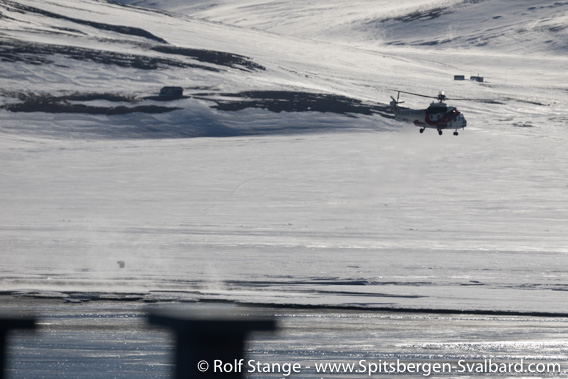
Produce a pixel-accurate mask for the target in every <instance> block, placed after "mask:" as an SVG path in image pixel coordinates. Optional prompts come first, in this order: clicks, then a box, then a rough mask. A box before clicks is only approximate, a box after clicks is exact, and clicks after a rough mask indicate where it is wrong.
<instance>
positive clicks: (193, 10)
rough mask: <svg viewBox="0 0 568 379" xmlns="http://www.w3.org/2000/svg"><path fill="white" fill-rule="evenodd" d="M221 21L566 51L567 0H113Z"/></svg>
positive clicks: (282, 30) (388, 39)
mask: <svg viewBox="0 0 568 379" xmlns="http://www.w3.org/2000/svg"><path fill="white" fill-rule="evenodd" d="M118 1H119V2H121V3H128V4H135V5H139V6H145V7H156V8H159V9H164V10H168V11H172V12H175V13H181V14H187V15H191V16H192V17H199V18H203V19H207V20H211V21H218V22H222V23H224V24H230V25H236V26H240V27H244V28H252V29H258V30H265V31H270V32H274V33H277V34H284V35H293V36H297V37H303V38H312V39H316V40H324V41H328V42H335V43H344V44H345V43H349V44H352V45H355V46H360V47H363V46H366V47H373V46H375V47H376V46H378V45H382V44H386V45H404V46H437V47H438V48H452V49H455V48H459V49H463V48H472V47H480V46H484V47H487V48H488V49H489V50H492V51H499V52H515V53H526V52H530V53H535V52H539V53H545V52H546V53H557V54H563V53H566V51H567V49H568V45H567V43H566V41H567V36H568V2H565V1H554V0H549V1H538V2H534V1H531V0H522V1H515V2H511V1H507V0H491V1H489V0H436V1H427V2H425V1H416V0H402V1H396V2H393V1H385V0H383V1H375V0H359V1H350V2H345V1H339V0H333V1H289V2H281V1H270V0H245V1H231V0H221V1H214V2H213V1H209V0H200V1H190V2H187V1H181V0H166V1H159V2H157V1H152V0H118Z"/></svg>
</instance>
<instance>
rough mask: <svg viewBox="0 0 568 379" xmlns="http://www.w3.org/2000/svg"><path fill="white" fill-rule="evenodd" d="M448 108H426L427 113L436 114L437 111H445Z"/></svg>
mask: <svg viewBox="0 0 568 379" xmlns="http://www.w3.org/2000/svg"><path fill="white" fill-rule="evenodd" d="M447 111H448V108H446V107H430V108H428V110H427V113H428V114H438V113H446V112H447Z"/></svg>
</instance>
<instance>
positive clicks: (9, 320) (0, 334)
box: [0, 315, 36, 378]
mask: <svg viewBox="0 0 568 379" xmlns="http://www.w3.org/2000/svg"><path fill="white" fill-rule="evenodd" d="M35 326H36V325H35V319H34V318H32V317H17V316H9V315H0V378H4V369H5V367H6V353H7V351H8V349H7V346H6V344H7V342H8V341H7V337H8V333H9V332H10V330H13V329H35Z"/></svg>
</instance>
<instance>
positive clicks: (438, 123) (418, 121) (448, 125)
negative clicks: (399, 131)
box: [391, 100, 467, 135]
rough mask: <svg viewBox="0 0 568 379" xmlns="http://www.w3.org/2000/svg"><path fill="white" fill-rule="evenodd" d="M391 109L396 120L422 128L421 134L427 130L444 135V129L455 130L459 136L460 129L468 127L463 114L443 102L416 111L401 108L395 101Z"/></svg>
mask: <svg viewBox="0 0 568 379" xmlns="http://www.w3.org/2000/svg"><path fill="white" fill-rule="evenodd" d="M391 107H392V110H393V113H394V115H395V120H399V121H406V122H411V123H413V124H414V125H416V126H418V127H420V128H421V129H420V133H422V132H423V131H424V129H426V128H431V129H437V130H438V133H439V134H442V132H441V131H442V130H443V129H455V132H454V135H457V130H458V129H463V128H465V127H466V126H467V121H466V120H465V117H464V116H463V115H462V114H461V112H459V111H458V110H457V108H456V107H449V106H447V105H446V104H445V103H443V102H439V103H432V104H430V106H429V107H428V108H427V109H421V110H415V109H409V108H401V107H399V106H398V104H397V102H396V101H394V100H393V101H392V102H391Z"/></svg>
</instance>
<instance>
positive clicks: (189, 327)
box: [149, 310, 276, 379]
mask: <svg viewBox="0 0 568 379" xmlns="http://www.w3.org/2000/svg"><path fill="white" fill-rule="evenodd" d="M149 322H150V323H151V324H154V325H159V326H162V327H166V328H169V329H171V330H172V331H173V332H174V334H175V336H176V352H175V378H178V379H181V378H184V379H187V378H200V379H208V378H214V377H216V378H219V377H222V378H227V379H228V378H243V377H244V373H245V364H244V349H245V341H246V338H247V336H248V334H249V333H251V332H253V331H274V330H275V329H276V321H275V320H274V319H267V318H254V317H250V318H249V317H246V318H245V317H243V316H237V315H234V314H233V315H231V314H221V315H219V314H218V313H217V314H215V315H213V316H211V315H206V314H205V313H195V312H190V311H180V310H158V311H153V312H151V313H150V315H149Z"/></svg>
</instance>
